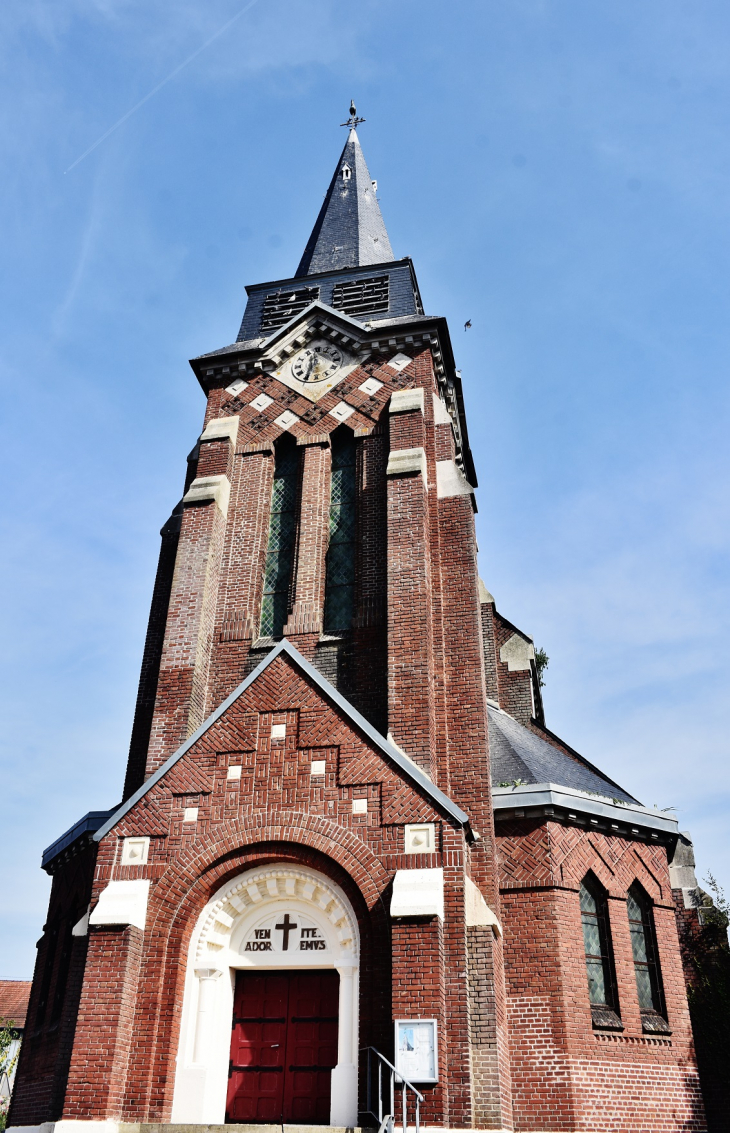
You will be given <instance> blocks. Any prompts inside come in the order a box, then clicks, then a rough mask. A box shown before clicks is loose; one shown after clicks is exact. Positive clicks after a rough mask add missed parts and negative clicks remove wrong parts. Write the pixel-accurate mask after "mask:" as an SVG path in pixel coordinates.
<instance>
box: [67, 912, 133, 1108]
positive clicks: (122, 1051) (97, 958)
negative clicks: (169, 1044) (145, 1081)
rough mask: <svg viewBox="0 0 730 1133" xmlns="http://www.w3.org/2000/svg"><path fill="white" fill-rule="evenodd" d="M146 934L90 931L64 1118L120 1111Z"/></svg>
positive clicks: (123, 929)
mask: <svg viewBox="0 0 730 1133" xmlns="http://www.w3.org/2000/svg"><path fill="white" fill-rule="evenodd" d="M143 938H144V933H143V932H142V931H141V930H140V929H138V928H134V927H133V926H131V925H130V926H127V927H124V926H121V925H120V926H118V927H117V926H114V927H110V926H105V927H104V928H98V929H94V928H92V930H91V933H90V939H89V952H88V958H87V961H86V973H85V977H84V989H83V992H82V995H81V1003H80V1005H79V1015H78V1022H77V1025H76V1035H75V1039H74V1046H73V1054H72V1056H71V1066H70V1069H69V1076H68V1087H67V1089H66V1101H65V1105H64V1109H63V1117H64V1119H65V1120H77V1121H78V1120H80V1121H92V1120H94V1121H101V1120H104V1119H105V1118H119V1117H121V1116H122V1115H123V1113H124V1104H125V1098H126V1084H127V1066H128V1063H129V1053H130V1050H131V1047H132V1043H133V1041H134V1027H133V1023H134V1012H135V1007H136V999H137V984H138V981H139V971H140V960H141V955H142V941H143Z"/></svg>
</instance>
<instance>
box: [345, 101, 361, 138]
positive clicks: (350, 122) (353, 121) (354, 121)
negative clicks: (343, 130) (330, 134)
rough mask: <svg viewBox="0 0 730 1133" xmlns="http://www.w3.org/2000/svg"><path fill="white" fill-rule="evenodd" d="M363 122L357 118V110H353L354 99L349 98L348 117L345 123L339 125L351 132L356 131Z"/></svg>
mask: <svg viewBox="0 0 730 1133" xmlns="http://www.w3.org/2000/svg"><path fill="white" fill-rule="evenodd" d="M364 121H365V119H364V118H358V116H357V110H356V108H355V101H354V99H352V98H351V99H350V117H349V118H348V119H347V121H346V122H340V125H341V126H349V127H350V129H351V130H356V129H357V128H358V126H359V125H360V123H361V122H364Z"/></svg>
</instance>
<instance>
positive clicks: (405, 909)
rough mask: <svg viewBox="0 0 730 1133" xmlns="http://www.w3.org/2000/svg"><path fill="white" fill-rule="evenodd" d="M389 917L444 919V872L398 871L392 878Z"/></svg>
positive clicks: (434, 869)
mask: <svg viewBox="0 0 730 1133" xmlns="http://www.w3.org/2000/svg"><path fill="white" fill-rule="evenodd" d="M390 915H391V917H434V916H436V917H441V920H443V919H444V871H443V869H442V868H441V867H440V866H437V867H434V868H433V869H399V870H398V871H397V873H396V875H395V877H394V878H393V896H392V897H391V900H390Z"/></svg>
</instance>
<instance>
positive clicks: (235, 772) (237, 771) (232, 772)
mask: <svg viewBox="0 0 730 1133" xmlns="http://www.w3.org/2000/svg"><path fill="white" fill-rule="evenodd" d="M228 778H229V779H240V778H241V765H240V763H239V764H237V765H236V766H235V767H229V768H228Z"/></svg>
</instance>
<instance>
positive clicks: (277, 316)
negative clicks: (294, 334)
mask: <svg viewBox="0 0 730 1133" xmlns="http://www.w3.org/2000/svg"><path fill="white" fill-rule="evenodd" d="M315 299H319V288H318V287H300V288H297V289H296V290H295V291H292V290H288V291H275V292H274V293H273V294H272V295H267V296H266V298H265V299H264V308H263V311H262V313H261V333H262V334H270V333H271V331H272V330H278V328H279V327H283V326H284V325H285V323H288V322H289V320H290V319H293V318H294V316H295V315H299V314H301V312H302V311H303V310H305V308H306V307H308V306H309V304H310V303H314V301H315Z"/></svg>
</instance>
